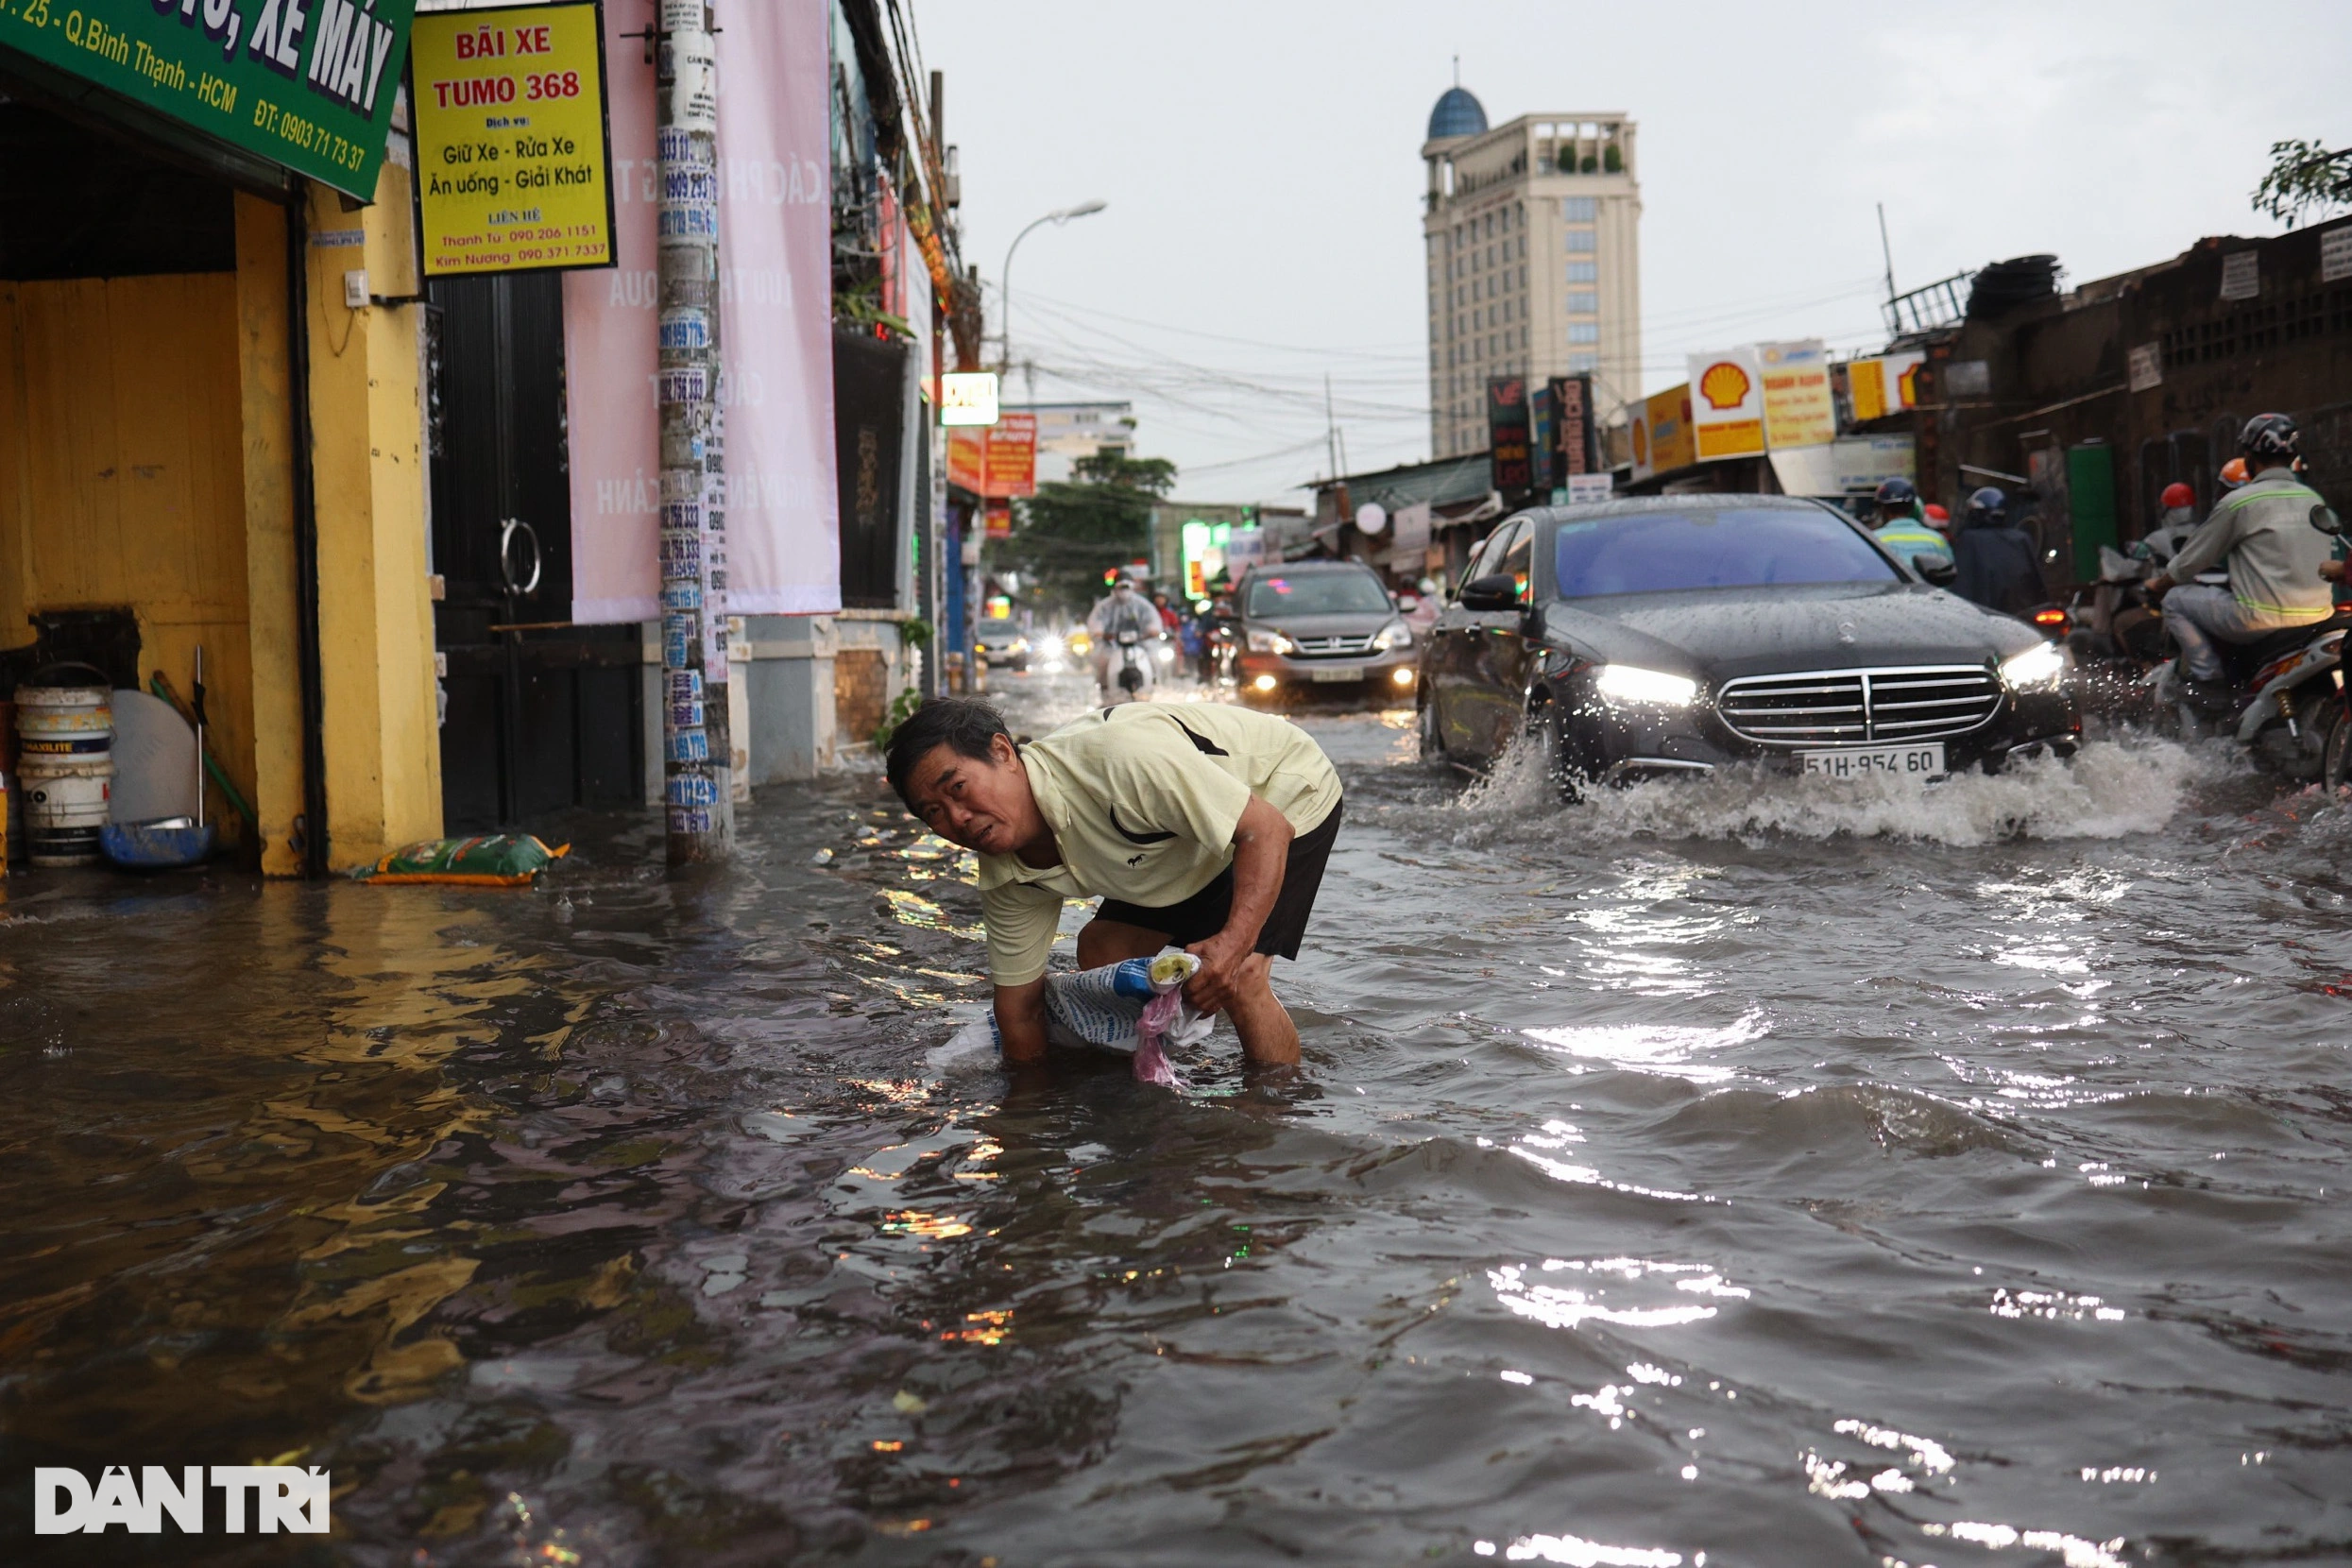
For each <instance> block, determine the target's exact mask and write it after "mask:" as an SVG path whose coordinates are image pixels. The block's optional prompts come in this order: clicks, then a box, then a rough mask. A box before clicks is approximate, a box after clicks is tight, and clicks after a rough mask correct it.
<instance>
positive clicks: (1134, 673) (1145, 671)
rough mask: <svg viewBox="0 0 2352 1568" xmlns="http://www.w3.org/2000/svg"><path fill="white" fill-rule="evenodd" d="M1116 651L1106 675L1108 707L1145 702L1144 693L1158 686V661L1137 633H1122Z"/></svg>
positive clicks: (1103, 698)
mask: <svg viewBox="0 0 2352 1568" xmlns="http://www.w3.org/2000/svg"><path fill="white" fill-rule="evenodd" d="M1116 649H1117V651H1116V652H1115V653H1113V654H1112V655H1111V663H1110V667H1109V669H1108V670H1107V671H1106V672H1105V674H1106V675H1107V676H1108V679H1107V680H1106V681H1105V683H1104V686H1103V690H1102V701H1103V705H1104V706H1105V707H1111V706H1114V705H1116V704H1119V703H1139V702H1142V701H1143V700H1144V693H1145V692H1146V691H1148V690H1150V689H1151V688H1152V687H1153V686H1154V685H1156V684H1157V683H1158V673H1157V671H1156V670H1155V668H1154V665H1155V662H1156V661H1155V660H1154V659H1153V657H1152V654H1151V650H1150V649H1149V648H1147V647H1145V646H1144V640H1143V639H1142V638H1141V637H1140V636H1138V635H1137V634H1136V633H1135V632H1133V630H1128V631H1122V632H1120V633H1119V634H1118V639H1117V644H1116Z"/></svg>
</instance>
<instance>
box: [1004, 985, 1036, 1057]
mask: <svg viewBox="0 0 2352 1568" xmlns="http://www.w3.org/2000/svg"><path fill="white" fill-rule="evenodd" d="M996 1005H997V1039H998V1040H999V1041H1001V1042H1002V1043H1003V1047H1004V1059H1005V1060H1006V1061H1007V1062H1014V1063H1021V1064H1029V1063H1036V1062H1043V1061H1044V1060H1045V1059H1046V978H1045V977H1044V976H1043V975H1040V976H1038V977H1037V978H1036V979H1035V980H1031V981H1030V982H1029V983H1028V984H1027V985H999V986H997V1004H996Z"/></svg>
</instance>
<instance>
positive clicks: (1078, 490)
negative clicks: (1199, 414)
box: [994, 451, 1176, 609]
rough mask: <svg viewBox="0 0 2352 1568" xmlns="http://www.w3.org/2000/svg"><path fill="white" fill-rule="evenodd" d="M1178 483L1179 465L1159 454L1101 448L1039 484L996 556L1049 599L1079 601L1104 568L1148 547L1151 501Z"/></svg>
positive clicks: (1095, 590) (1097, 587)
mask: <svg viewBox="0 0 2352 1568" xmlns="http://www.w3.org/2000/svg"><path fill="white" fill-rule="evenodd" d="M1175 486H1176V465H1174V464H1173V463H1170V462H1168V461H1167V459H1166V458H1164V457H1129V456H1126V455H1125V454H1123V453H1120V452H1110V451H1105V452H1097V453H1096V454H1095V455H1094V456H1092V457H1082V458H1080V459H1079V461H1078V463H1077V465H1076V466H1075V468H1074V469H1073V471H1072V477H1071V478H1070V480H1069V481H1068V482H1067V483H1063V482H1060V481H1056V482H1053V483H1050V484H1046V485H1041V486H1038V487H1037V493H1036V494H1035V495H1033V496H1031V497H1030V498H1029V500H1028V501H1027V502H1026V503H1023V504H1022V506H1021V508H1020V511H1019V515H1018V517H1017V518H1016V520H1015V521H1014V529H1013V537H1011V538H1009V539H1007V540H1004V541H1003V542H1002V543H1000V544H998V545H997V546H995V547H994V556H995V559H996V560H997V564H999V565H1001V566H1008V567H1012V568H1014V570H1016V571H1019V572H1021V574H1022V575H1023V576H1024V577H1026V578H1027V579H1029V581H1031V583H1034V584H1035V585H1036V586H1037V588H1038V589H1039V591H1040V596H1041V597H1042V598H1043V599H1045V600H1046V601H1048V602H1049V603H1056V604H1061V605H1066V606H1068V607H1071V608H1074V609H1075V608H1082V607H1084V606H1085V605H1090V604H1092V603H1093V602H1094V600H1095V599H1096V598H1098V597H1099V596H1100V594H1101V591H1102V573H1103V571H1105V570H1106V569H1107V568H1110V567H1114V566H1116V565H1118V564H1119V563H1121V562H1123V561H1132V560H1133V559H1135V558H1136V557H1137V556H1139V555H1142V554H1146V553H1147V552H1148V551H1149V550H1150V532H1151V503H1153V502H1154V501H1157V500H1159V499H1160V498H1161V497H1163V496H1165V495H1167V492H1168V491H1169V490H1171V489H1173V488H1175Z"/></svg>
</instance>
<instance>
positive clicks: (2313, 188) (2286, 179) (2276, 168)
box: [2253, 142, 2352, 229]
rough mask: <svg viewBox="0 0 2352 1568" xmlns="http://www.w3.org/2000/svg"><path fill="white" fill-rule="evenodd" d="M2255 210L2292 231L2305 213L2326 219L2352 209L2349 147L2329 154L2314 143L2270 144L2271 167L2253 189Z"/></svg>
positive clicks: (2351, 172) (2351, 154)
mask: <svg viewBox="0 0 2352 1568" xmlns="http://www.w3.org/2000/svg"><path fill="white" fill-rule="evenodd" d="M2253 199H2254V210H2255V211H2256V212H2258V213H2269V214H2270V215H2271V216H2272V217H2275V218H2276V219H2277V220H2278V221H2279V222H2281V223H2283V224H2285V225H2286V226H2287V227H2288V228H2290V229H2292V228H2293V227H2294V226H2295V224H2296V222H2297V221H2298V220H2300V219H2301V218H2302V216H2303V214H2304V213H2305V212H2306V211H2307V210H2309V211H2314V212H2315V213H2316V215H2318V216H2320V217H2326V216H2327V215H2328V213H2329V212H2330V211H2331V210H2332V209H2335V208H2339V207H2347V206H2352V147H2347V148H2345V149H2344V150H2343V151H2342V152H2329V151H2328V150H2327V149H2326V148H2325V147H2323V146H2321V145H2319V144H2318V143H2317V142H2273V143H2272V144H2271V166H2270V169H2269V172H2267V173H2265V174H2264V175H2263V176H2262V182H2261V183H2260V184H2259V185H2257V186H2256V187H2255V188H2254V198H2253Z"/></svg>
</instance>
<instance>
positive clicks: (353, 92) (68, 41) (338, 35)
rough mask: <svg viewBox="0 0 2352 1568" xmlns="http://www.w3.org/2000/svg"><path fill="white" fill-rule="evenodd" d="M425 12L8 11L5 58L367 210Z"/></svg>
mask: <svg viewBox="0 0 2352 1568" xmlns="http://www.w3.org/2000/svg"><path fill="white" fill-rule="evenodd" d="M416 9H417V0H0V47H6V48H10V49H15V50H18V51H19V52H21V53H24V54H26V55H30V56H31V57H32V58H33V59H35V60H41V61H43V62H44V63H46V64H48V65H51V66H54V67H56V68H57V69H59V70H61V71H65V72H68V73H70V74H72V75H74V76H77V77H81V78H82V79H83V80H85V81H90V82H94V83H96V84H97V85H98V86H100V87H103V88H106V89H107V90H109V91H110V92H113V93H117V94H121V95H122V96H123V97H126V98H128V99H130V100H132V101H133V102H135V103H138V104H141V105H143V106H145V108H148V109H151V110H154V111H157V112H158V113H162V114H165V115H168V116H170V117H171V118H172V119H174V120H177V121H179V123H180V124H182V125H186V126H190V127H193V128H195V129H196V130H198V131H201V132H202V133H203V134H204V135H206V136H209V137H212V138H213V139H214V140H217V141H221V142H226V143H228V144H229V145H231V146H234V147H238V148H240V149H242V150H244V151H246V152H248V153H251V154H253V155H255V156H256V157H259V158H263V159H265V160H267V161H268V162H272V163H276V164H278V165H280V166H281V167H283V168H287V169H291V170H293V171H294V172H295V173H297V174H303V175H308V176H310V178H312V179H315V180H318V181H320V182H321V183H323V184H327V185H332V186H333V187H334V188H335V189H336V190H338V191H343V192H346V193H348V194H349V195H351V196H358V197H360V198H361V199H362V200H372V199H373V198H374V196H375V194H376V170H377V168H378V166H379V165H380V164H382V163H383V144H384V135H385V132H386V131H387V130H389V129H390V128H391V123H392V100H393V97H394V95H395V94H396V93H397V91H398V89H399V87H400V80H401V65H402V62H403V61H405V60H406V59H407V57H408V26H409V21H410V19H411V17H412V16H413V15H414V14H415V12H416Z"/></svg>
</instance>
